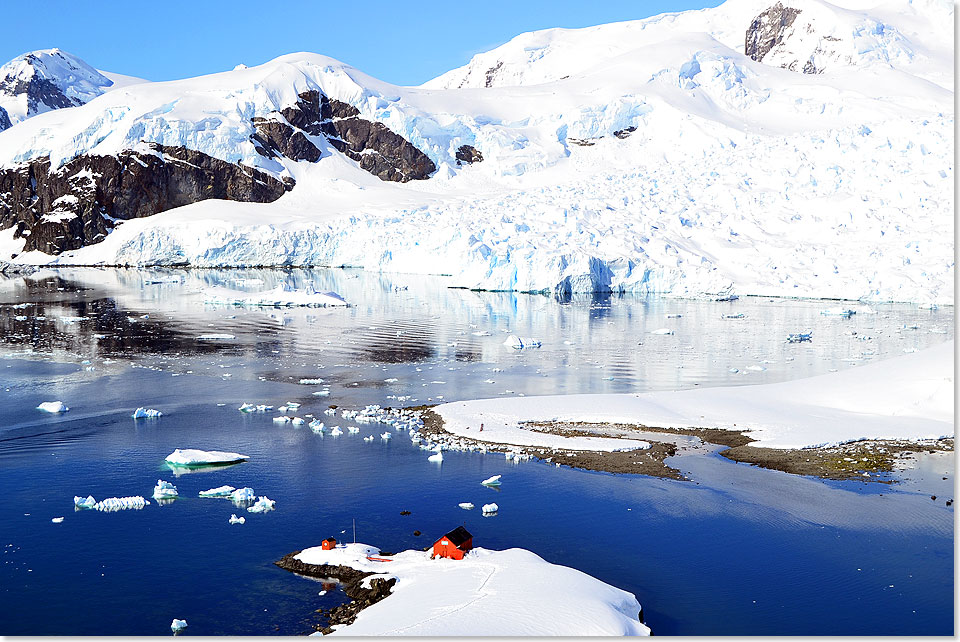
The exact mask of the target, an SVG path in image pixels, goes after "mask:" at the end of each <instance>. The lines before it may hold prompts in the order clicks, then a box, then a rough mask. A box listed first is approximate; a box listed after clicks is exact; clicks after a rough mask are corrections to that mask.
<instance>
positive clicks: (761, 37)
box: [743, 2, 800, 62]
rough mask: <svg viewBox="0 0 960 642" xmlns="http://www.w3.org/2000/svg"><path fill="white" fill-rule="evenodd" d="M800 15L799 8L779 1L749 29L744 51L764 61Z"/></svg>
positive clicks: (754, 21) (754, 20) (756, 19)
mask: <svg viewBox="0 0 960 642" xmlns="http://www.w3.org/2000/svg"><path fill="white" fill-rule="evenodd" d="M798 15H800V10H799V9H793V8H791V7H784V6H783V5H782V4H781V3H779V2H778V3H777V4H775V5H773V6H772V7H770V8H769V9H767V10H766V11H764V12H763V13H761V14H760V15H759V16H757V17H756V18H754V19H753V21H752V22H751V23H750V28H749V29H747V35H746V39H745V41H744V46H743V53H744V54H746V55H747V56H750V57H751V58H753V59H754V60H756V61H757V62H760V61H762V60H763V57H764V56H766V55H767V54H768V53H770V50H771V49H773V48H774V47H776V46H777V45H779V44H780V43H781V42H783V41H784V40H785V39H786V36H787V35H788V34H789V31H790V27H791V26H793V21H794V20H796V19H797V16H798Z"/></svg>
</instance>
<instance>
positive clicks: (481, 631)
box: [297, 544, 650, 637]
mask: <svg viewBox="0 0 960 642" xmlns="http://www.w3.org/2000/svg"><path fill="white" fill-rule="evenodd" d="M378 554H379V550H377V549H376V548H375V547H373V546H368V545H365V544H346V545H340V546H337V547H336V548H335V549H333V550H330V551H324V550H322V549H321V547H319V546H315V547H312V548H308V549H305V550H304V551H302V552H301V553H300V554H299V555H297V559H298V560H300V561H302V562H305V563H307V564H331V565H342V566H349V567H351V568H355V569H358V570H361V571H367V572H372V573H378V574H382V575H381V576H382V577H396V578H397V583H396V585H395V586H394V587H393V591H392V593H391V594H390V595H389V596H388V597H387V598H386V599H384V600H381V601H380V602H377V603H376V604H374V605H373V606H370V607H368V608H366V609H364V610H363V611H361V612H360V614H359V615H358V616H357V619H356V620H355V621H354V622H353V624H350V625H348V626H344V627H341V628H339V629H337V631H336V632H335V633H334V634H333V635H421V636H443V637H452V636H461V635H469V636H477V635H481V636H495V635H510V636H519V635H564V636H569V635H590V636H595V635H649V634H650V629H649V628H647V627H646V626H644V625H643V624H641V623H640V622H639V620H638V619H637V615H638V613H639V612H640V604H639V603H638V602H637V599H636V597H634V596H633V595H632V594H630V593H628V592H626V591H622V590H620V589H618V588H615V587H613V586H610V585H609V584H605V583H603V582H601V581H600V580H597V579H595V578H593V577H591V576H589V575H587V574H585V573H582V572H580V571H577V570H575V569H572V568H568V567H565V566H559V565H556V564H550V563H549V562H546V561H544V560H543V559H542V558H540V557H538V556H537V555H535V554H534V553H531V552H530V551H527V550H524V549H520V548H511V549H508V550H505V551H493V550H487V549H484V548H475V549H473V550H472V551H470V552H469V553H468V554H467V555H466V557H464V559H462V560H448V559H436V560H431V559H430V553H428V552H423V551H414V550H410V551H404V552H402V553H398V554H397V555H394V556H392V557H391V558H390V559H392V561H391V562H389V563H384V562H375V561H370V560H368V559H367V556H377V555H378Z"/></svg>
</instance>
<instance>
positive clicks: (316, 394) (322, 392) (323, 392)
mask: <svg viewBox="0 0 960 642" xmlns="http://www.w3.org/2000/svg"><path fill="white" fill-rule="evenodd" d="M310 394H312V395H313V396H314V397H329V396H330V391H329V390H317V391H316V392H311V393H310Z"/></svg>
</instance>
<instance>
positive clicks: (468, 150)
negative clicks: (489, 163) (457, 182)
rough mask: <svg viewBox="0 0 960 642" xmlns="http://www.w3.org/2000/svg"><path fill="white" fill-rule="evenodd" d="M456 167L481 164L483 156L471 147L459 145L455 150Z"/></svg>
mask: <svg viewBox="0 0 960 642" xmlns="http://www.w3.org/2000/svg"><path fill="white" fill-rule="evenodd" d="M456 156H457V165H460V164H461V163H481V162H483V154H481V153H480V150H478V149H477V148H476V147H473V146H472V145H460V147H458V148H457V154H456Z"/></svg>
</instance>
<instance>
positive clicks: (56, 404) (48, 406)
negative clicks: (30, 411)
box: [37, 401, 70, 414]
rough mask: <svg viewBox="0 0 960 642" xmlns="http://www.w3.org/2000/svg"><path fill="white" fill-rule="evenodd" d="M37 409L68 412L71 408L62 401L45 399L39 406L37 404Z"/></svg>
mask: <svg viewBox="0 0 960 642" xmlns="http://www.w3.org/2000/svg"><path fill="white" fill-rule="evenodd" d="M37 410H42V411H43V412H49V413H53V414H56V413H60V412H67V411H68V410H70V409H69V408H67V406H66V404H65V403H63V402H62V401H44V402H43V403H41V404H40V405H39V406H37Z"/></svg>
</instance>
